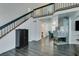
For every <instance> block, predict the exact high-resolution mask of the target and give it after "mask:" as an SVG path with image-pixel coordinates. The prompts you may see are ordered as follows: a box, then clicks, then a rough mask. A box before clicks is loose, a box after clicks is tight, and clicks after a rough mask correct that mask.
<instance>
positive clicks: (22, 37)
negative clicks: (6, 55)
mask: <svg viewBox="0 0 79 59" xmlns="http://www.w3.org/2000/svg"><path fill="white" fill-rule="evenodd" d="M27 45H28V30H27V29H17V30H16V48H21V47H24V46H27Z"/></svg>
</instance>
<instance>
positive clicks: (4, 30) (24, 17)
mask: <svg viewBox="0 0 79 59" xmlns="http://www.w3.org/2000/svg"><path fill="white" fill-rule="evenodd" d="M32 12H33V11H31V12H29V13H27V14H24V15H22V16H20V17H18V18H17V19H15V20H13V21H11V22H9V23H7V24H5V25H3V26H1V27H0V38H2V37H3V36H5V35H6V34H8V33H9V32H10V31H12V30H13V29H15V28H16V27H17V26H19V25H20V24H22V23H23V22H25V21H26V20H28V19H29V18H30V17H31V16H32Z"/></svg>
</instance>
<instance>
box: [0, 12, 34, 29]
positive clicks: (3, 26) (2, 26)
mask: <svg viewBox="0 0 79 59" xmlns="http://www.w3.org/2000/svg"><path fill="white" fill-rule="evenodd" d="M32 12H33V11H31V12H28V13H26V14H24V15H22V16H20V17H18V18H16V19H14V20H12V21H10V22H8V23H7V24H5V25H3V26H1V27H0V29H3V28H4V27H6V26H8V25H10V24H11V23H14V22H16V21H17V20H19V19H21V18H22V17H24V16H26V15H28V14H30V13H32Z"/></svg>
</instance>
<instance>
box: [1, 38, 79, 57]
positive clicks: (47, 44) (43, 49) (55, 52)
mask: <svg viewBox="0 0 79 59" xmlns="http://www.w3.org/2000/svg"><path fill="white" fill-rule="evenodd" d="M75 53H76V51H75V49H74V45H68V44H65V45H54V44H53V39H51V40H50V39H49V38H46V39H41V40H40V41H32V42H29V45H28V46H26V47H24V48H21V49H12V50H10V51H8V52H5V53H3V54H0V56H74V55H76V54H75ZM77 53H78V52H77Z"/></svg>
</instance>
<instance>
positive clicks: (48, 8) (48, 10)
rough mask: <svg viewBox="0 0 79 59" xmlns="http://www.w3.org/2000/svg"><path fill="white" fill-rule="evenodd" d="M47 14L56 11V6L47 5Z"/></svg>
mask: <svg viewBox="0 0 79 59" xmlns="http://www.w3.org/2000/svg"><path fill="white" fill-rule="evenodd" d="M47 12H48V13H47V14H52V13H53V12H54V6H53V5H50V6H48V7H47Z"/></svg>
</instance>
